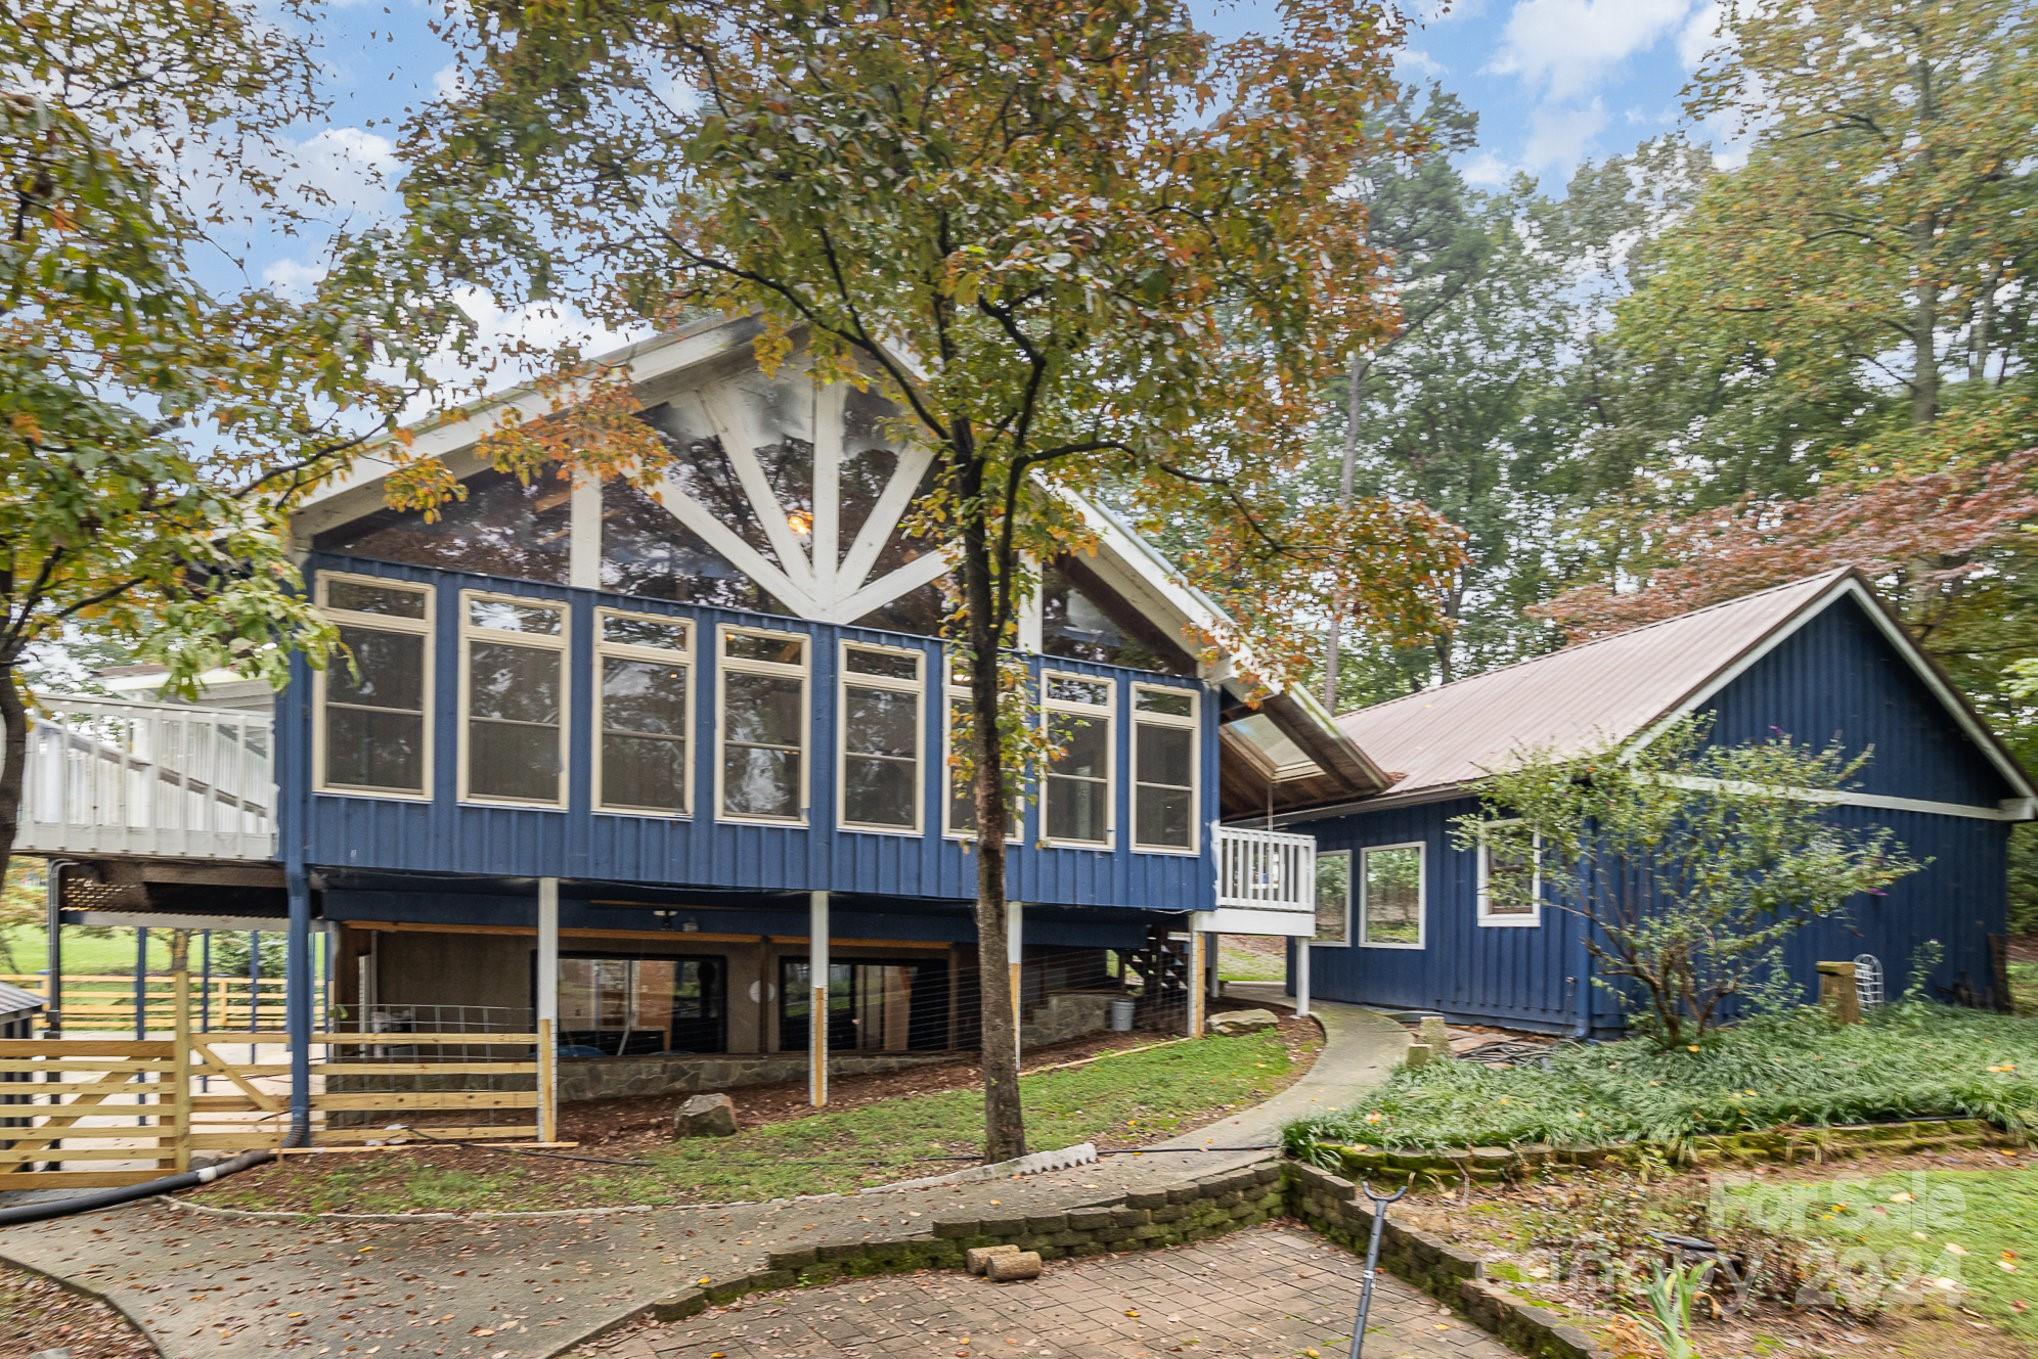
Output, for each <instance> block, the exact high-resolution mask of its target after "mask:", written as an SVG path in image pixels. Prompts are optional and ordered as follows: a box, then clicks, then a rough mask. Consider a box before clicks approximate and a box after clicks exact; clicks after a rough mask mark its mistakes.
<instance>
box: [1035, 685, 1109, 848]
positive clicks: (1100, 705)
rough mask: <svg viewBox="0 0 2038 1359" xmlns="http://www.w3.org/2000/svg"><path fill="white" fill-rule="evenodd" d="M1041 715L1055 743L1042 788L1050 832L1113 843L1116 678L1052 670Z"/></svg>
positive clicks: (1066, 838)
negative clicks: (1062, 672)
mask: <svg viewBox="0 0 2038 1359" xmlns="http://www.w3.org/2000/svg"><path fill="white" fill-rule="evenodd" d="M1041 682H1042V684H1043V685H1044V686H1045V690H1046V692H1045V694H1044V695H1043V701H1042V705H1041V706H1042V709H1043V712H1042V719H1043V720H1044V721H1045V722H1046V723H1047V739H1048V741H1049V743H1050V744H1051V745H1053V747H1054V749H1055V754H1054V755H1053V756H1052V757H1051V758H1050V759H1049V761H1048V765H1047V776H1046V779H1045V780H1044V787H1043V789H1042V791H1041V803H1042V808H1041V816H1042V819H1043V821H1044V823H1045V825H1046V838H1047V839H1048V841H1050V842H1051V843H1053V844H1058V845H1092V846H1100V847H1106V848H1108V847H1109V846H1110V844H1111V833H1112V825H1111V771H1112V752H1111V718H1112V710H1113V706H1114V701H1115V696H1116V695H1115V689H1114V686H1113V685H1112V683H1111V681H1109V680H1104V679H1092V678H1090V677H1088V676H1083V675H1063V674H1056V673H1055V672H1053V671H1049V672H1048V673H1047V674H1045V675H1043V676H1042V677H1041Z"/></svg>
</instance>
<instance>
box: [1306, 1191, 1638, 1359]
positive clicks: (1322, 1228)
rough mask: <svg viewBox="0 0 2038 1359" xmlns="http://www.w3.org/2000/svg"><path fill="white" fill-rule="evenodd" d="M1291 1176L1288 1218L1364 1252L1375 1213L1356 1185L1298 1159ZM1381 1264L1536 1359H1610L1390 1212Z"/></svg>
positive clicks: (1472, 1260) (1475, 1263) (1558, 1319)
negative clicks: (1399, 1220)
mask: <svg viewBox="0 0 2038 1359" xmlns="http://www.w3.org/2000/svg"><path fill="white" fill-rule="evenodd" d="M1286 1178H1287V1186H1288V1197H1287V1208H1288V1215H1289V1216H1290V1217H1293V1218H1295V1219H1296V1220H1297V1221H1299V1222H1301V1223H1302V1224H1303V1225H1304V1226H1306V1227H1308V1228H1309V1229H1310V1230H1312V1231H1314V1232H1316V1233H1318V1234H1319V1235H1322V1236H1324V1237H1327V1238H1329V1239H1330V1240H1332V1241H1335V1242H1337V1243H1338V1244H1340V1245H1342V1246H1344V1247H1346V1248H1347V1249H1350V1250H1353V1251H1356V1252H1357V1253H1359V1254H1360V1255H1364V1254H1365V1253H1366V1244H1367V1241H1368V1240H1369V1239H1370V1237H1371V1236H1372V1232H1373V1207H1372V1205H1371V1204H1370V1203H1367V1202H1365V1201H1364V1200H1362V1199H1360V1198H1359V1197H1358V1190H1357V1187H1356V1186H1355V1185H1353V1183H1352V1182H1351V1181H1350V1180H1343V1179H1339V1178H1338V1177H1337V1176H1335V1175H1332V1174H1331V1173H1329V1172H1328V1171H1323V1170H1318V1169H1316V1168H1315V1167H1314V1166H1305V1165H1302V1164H1300V1163H1299V1162H1294V1161H1291V1162H1288V1163H1287V1166H1286ZM1380 1264H1381V1267H1382V1268H1384V1269H1386V1271H1387V1272H1388V1273H1390V1274H1392V1275H1394V1277H1395V1278H1397V1279H1401V1280H1404V1281H1405V1282H1407V1283H1409V1284H1412V1285H1413V1286H1415V1287H1417V1288H1420V1289H1422V1290H1423V1291H1424V1292H1426V1293H1428V1294H1429V1295H1430V1296H1431V1297H1434V1298H1436V1299H1437V1300H1438V1301H1440V1302H1442V1303H1444V1304H1446V1305H1447V1306H1450V1307H1452V1308H1455V1309H1456V1310H1458V1311H1460V1312H1462V1313H1464V1314H1465V1315H1466V1316H1467V1317H1468V1318H1470V1319H1471V1321H1472V1322H1473V1324H1475V1325H1477V1326H1479V1327H1480V1328H1481V1329H1483V1330H1485V1331H1488V1332H1490V1333H1491V1334H1493V1335H1494V1336H1496V1337H1498V1338H1499V1339H1500V1340H1501V1341H1503V1342H1505V1343H1506V1344H1508V1345H1510V1346H1512V1347H1513V1348H1514V1349H1516V1350H1519V1351H1520V1352H1521V1353H1523V1354H1527V1355H1532V1356H1534V1359H1608V1352H1607V1351H1606V1350H1603V1349H1601V1348H1600V1347H1599V1346H1598V1344H1597V1343H1596V1342H1595V1341H1594V1340H1593V1338H1592V1337H1591V1336H1590V1335H1589V1334H1587V1333H1586V1332H1585V1331H1584V1330H1582V1329H1581V1328H1579V1327H1577V1326H1574V1325H1572V1324H1571V1323H1570V1322H1569V1321H1567V1320H1566V1319H1565V1318H1564V1317H1562V1316H1560V1315H1559V1314H1558V1313H1556V1312H1552V1311H1550V1310H1549V1309H1548V1308H1544V1307H1538V1306H1537V1305H1536V1304H1534V1303H1532V1302H1528V1301H1525V1300H1524V1299H1521V1298H1518V1297H1516V1296H1514V1295H1513V1294H1512V1293H1510V1292H1508V1291H1507V1290H1506V1288H1505V1287H1504V1286H1503V1285H1500V1284H1496V1283H1494V1282H1492V1281H1490V1280H1488V1279H1487V1278H1485V1277H1484V1276H1485V1270H1486V1267H1485V1265H1484V1264H1483V1263H1482V1262H1481V1261H1480V1260H1479V1259H1478V1258H1477V1257H1475V1256H1473V1255H1471V1254H1470V1253H1468V1252H1466V1251H1462V1250H1459V1249H1458V1248H1457V1247H1456V1246H1453V1245H1452V1244H1451V1243H1450V1242H1448V1241H1445V1240H1443V1239H1442V1238H1440V1237H1435V1236H1431V1235H1430V1234H1429V1233H1427V1232H1424V1231H1420V1230H1418V1229H1416V1228H1414V1227H1405V1226H1403V1225H1401V1224H1400V1223H1398V1222H1396V1221H1395V1220H1394V1217H1393V1213H1392V1212H1391V1211H1390V1212H1389V1213H1388V1217H1387V1221H1386V1222H1385V1224H1383V1226H1382V1227H1381V1231H1380Z"/></svg>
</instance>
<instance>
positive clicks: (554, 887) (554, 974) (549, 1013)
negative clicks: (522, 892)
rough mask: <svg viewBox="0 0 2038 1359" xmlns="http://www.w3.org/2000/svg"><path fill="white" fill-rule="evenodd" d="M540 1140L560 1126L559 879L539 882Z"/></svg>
mask: <svg viewBox="0 0 2038 1359" xmlns="http://www.w3.org/2000/svg"><path fill="white" fill-rule="evenodd" d="M537 974H538V994H537V996H536V997H535V1004H534V1006H533V1008H534V1009H535V1010H536V1011H537V1021H538V1022H537V1024H536V1025H535V1026H534V1027H535V1029H536V1032H537V1035H538V1140H539V1141H541V1142H550V1141H553V1140H555V1135H556V1132H557V1129H558V1126H559V1081H558V1074H557V1073H558V1070H559V1063H558V1060H557V1058H558V1046H559V879H557V878H540V879H538V958H537Z"/></svg>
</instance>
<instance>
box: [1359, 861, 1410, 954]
mask: <svg viewBox="0 0 2038 1359" xmlns="http://www.w3.org/2000/svg"><path fill="white" fill-rule="evenodd" d="M1359 943H1360V945H1361V946H1363V947H1365V948H1421V947H1422V946H1423V884H1422V846H1421V845H1420V844H1407V845H1374V846H1372V847H1371V848H1370V849H1366V850H1363V851H1361V853H1360V855H1359Z"/></svg>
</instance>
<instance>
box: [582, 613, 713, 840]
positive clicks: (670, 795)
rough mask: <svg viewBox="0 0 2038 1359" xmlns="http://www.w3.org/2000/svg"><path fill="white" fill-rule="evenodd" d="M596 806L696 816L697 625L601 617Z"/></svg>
mask: <svg viewBox="0 0 2038 1359" xmlns="http://www.w3.org/2000/svg"><path fill="white" fill-rule="evenodd" d="M594 616H595V646H594V653H595V654H594V667H595V686H594V728H595V731H596V733H597V736H598V739H597V740H596V742H595V755H594V759H595V768H594V805H595V807H596V809H597V810H600V811H605V812H630V813H633V814H636V815H640V816H685V815H687V813H689V812H690V811H692V810H693V796H692V794H693V761H692V758H691V756H692V751H693V739H692V729H691V725H690V721H689V719H690V717H691V715H692V712H693V702H692V691H691V687H690V685H691V681H692V677H693V625H692V624H690V623H688V622H687V621H686V620H685V619H683V618H667V617H663V616H660V615H658V614H645V613H624V612H622V611H621V610H618V609H596V610H595V614H594Z"/></svg>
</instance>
